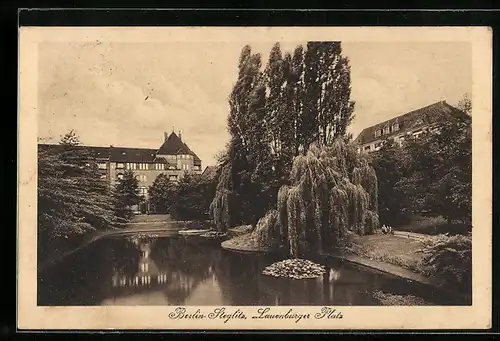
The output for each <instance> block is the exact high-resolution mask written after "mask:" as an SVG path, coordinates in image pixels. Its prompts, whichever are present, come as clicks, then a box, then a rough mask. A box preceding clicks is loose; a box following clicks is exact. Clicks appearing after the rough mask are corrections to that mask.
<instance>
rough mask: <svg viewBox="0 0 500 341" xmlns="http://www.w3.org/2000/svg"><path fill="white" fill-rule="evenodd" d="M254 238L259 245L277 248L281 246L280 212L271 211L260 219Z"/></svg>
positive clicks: (253, 234)
mask: <svg viewBox="0 0 500 341" xmlns="http://www.w3.org/2000/svg"><path fill="white" fill-rule="evenodd" d="M252 238H253V239H254V241H255V243H256V244H257V245H260V246H263V247H268V248H276V247H279V245H280V230H279V225H278V211H276V210H270V211H268V212H267V213H266V215H265V216H264V217H262V218H260V219H259V222H258V223H257V226H256V227H255V230H254V232H253V233H252Z"/></svg>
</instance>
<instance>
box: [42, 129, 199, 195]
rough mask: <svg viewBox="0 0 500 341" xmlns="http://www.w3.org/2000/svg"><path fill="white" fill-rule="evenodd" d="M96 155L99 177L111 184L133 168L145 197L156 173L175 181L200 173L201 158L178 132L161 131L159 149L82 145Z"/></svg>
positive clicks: (43, 146)
mask: <svg viewBox="0 0 500 341" xmlns="http://www.w3.org/2000/svg"><path fill="white" fill-rule="evenodd" d="M57 146H58V145H47V144H42V145H39V147H40V148H57ZM82 148H85V149H87V150H88V151H89V152H90V153H91V154H92V155H93V157H94V158H95V159H96V162H97V165H98V168H99V172H100V173H101V178H103V179H106V180H108V181H109V183H110V184H111V185H114V184H116V182H117V181H118V180H119V179H121V178H123V174H124V173H125V171H126V170H132V171H133V172H134V174H135V175H136V177H137V179H138V180H139V192H140V195H142V196H144V198H146V199H147V198H148V188H149V187H150V186H151V185H152V184H153V182H154V181H155V179H156V177H157V176H158V175H160V174H166V175H167V176H168V177H169V179H170V180H171V181H174V182H175V181H178V180H180V178H181V177H182V176H183V175H184V174H185V173H193V174H201V173H202V168H201V160H200V158H199V157H198V156H197V155H196V154H195V153H194V152H193V151H192V150H191V149H190V148H189V147H188V146H187V144H186V143H184V142H183V141H182V138H181V134H180V133H179V135H177V134H176V133H175V132H172V133H171V134H170V135H168V134H167V133H164V141H163V144H162V145H161V146H160V147H159V148H158V149H148V148H126V147H114V146H109V147H93V146H82Z"/></svg>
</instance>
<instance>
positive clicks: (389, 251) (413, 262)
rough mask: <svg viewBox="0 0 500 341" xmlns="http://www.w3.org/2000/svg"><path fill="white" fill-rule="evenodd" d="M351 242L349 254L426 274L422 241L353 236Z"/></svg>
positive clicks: (392, 237)
mask: <svg viewBox="0 0 500 341" xmlns="http://www.w3.org/2000/svg"><path fill="white" fill-rule="evenodd" d="M429 238H432V237H429ZM351 242H352V244H351V245H349V246H348V247H346V249H345V251H346V252H347V253H351V254H355V255H358V256H361V257H366V258H368V259H371V260H376V261H380V262H385V263H389V264H394V265H399V266H401V267H403V268H405V269H408V270H411V271H414V272H417V273H420V274H425V273H426V272H425V269H424V267H423V266H422V264H421V262H422V258H423V253H422V252H421V250H422V248H423V245H422V242H421V241H418V240H414V239H411V238H401V237H396V236H392V235H384V234H374V235H368V236H358V235H352V236H351Z"/></svg>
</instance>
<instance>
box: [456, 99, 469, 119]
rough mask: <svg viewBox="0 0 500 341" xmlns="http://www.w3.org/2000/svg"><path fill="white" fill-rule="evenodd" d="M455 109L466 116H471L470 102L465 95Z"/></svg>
mask: <svg viewBox="0 0 500 341" xmlns="http://www.w3.org/2000/svg"><path fill="white" fill-rule="evenodd" d="M457 108H458V109H459V110H461V111H463V112H464V113H466V114H467V115H471V114H472V102H471V100H470V98H469V96H468V95H467V94H464V95H463V96H462V98H461V99H460V100H459V101H458V103H457Z"/></svg>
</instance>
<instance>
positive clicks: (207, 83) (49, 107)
mask: <svg viewBox="0 0 500 341" xmlns="http://www.w3.org/2000/svg"><path fill="white" fill-rule="evenodd" d="M245 43H247V42H242V43H238V44H237V43H220V42H217V43H209V42H206V43H194V42H186V43H182V42H181V43H179V42H175V43H116V44H110V43H98V42H97V43H73V44H70V43H47V42H45V43H40V44H39V68H38V70H39V71H38V84H39V94H38V103H39V109H40V111H39V133H38V136H39V137H40V138H43V139H44V140H45V141H47V142H57V141H58V140H59V138H60V136H61V135H62V134H64V133H66V132H67V131H69V130H70V129H75V130H76V131H77V133H78V135H79V136H80V139H81V141H82V143H84V144H87V145H94V146H109V145H114V146H124V147H145V148H158V147H159V146H160V145H161V143H162V142H163V132H164V131H165V132H169V133H170V132H171V131H172V129H173V128H174V129H175V131H176V132H177V131H179V130H181V131H182V138H183V140H184V141H185V142H186V143H187V144H188V145H189V146H190V148H191V149H192V150H193V151H195V152H196V153H197V154H198V156H199V157H200V158H201V159H202V163H203V165H204V166H206V165H213V164H215V162H216V161H215V156H216V154H217V153H218V152H219V151H220V150H222V149H223V148H224V145H225V143H226V142H227V140H228V138H229V135H228V133H227V129H226V119H227V115H228V103H227V97H228V95H229V93H230V91H231V88H232V85H233V84H234V82H235V80H236V75H237V63H238V57H239V53H240V50H241V47H242V46H243V45H244V44H245ZM248 43H249V44H250V45H251V46H252V49H253V51H254V52H260V53H261V54H262V55H263V59H264V62H265V60H266V59H267V58H266V57H267V55H268V53H269V50H270V48H271V45H272V44H271V43H269V44H267V43H258V44H252V42H248ZM301 43H303V42H297V43H293V44H291V43H284V44H282V49H283V50H284V51H293V48H294V47H295V46H296V45H297V44H301ZM342 47H343V53H344V55H346V56H348V57H349V59H350V64H351V80H352V96H351V97H352V99H353V100H354V101H356V106H355V115H356V118H355V120H354V122H353V123H352V124H351V126H350V127H349V131H350V132H352V133H353V135H354V137H355V136H356V135H357V134H358V133H359V132H360V131H361V130H362V129H363V128H365V127H367V126H370V125H373V124H375V123H378V122H380V121H383V120H386V119H389V118H391V117H394V116H397V115H401V114H403V113H405V112H407V111H410V110H413V109H417V108H419V107H422V106H425V105H428V104H431V103H434V102H437V101H440V100H446V101H447V102H448V103H450V104H452V105H453V104H456V103H457V102H458V100H459V99H460V97H462V95H463V94H465V93H467V94H469V95H471V89H472V74H471V72H472V70H471V65H472V64H471V63H472V60H471V58H472V56H471V53H472V51H471V45H470V44H469V43H360V42H356V43H349V42H343V43H342Z"/></svg>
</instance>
